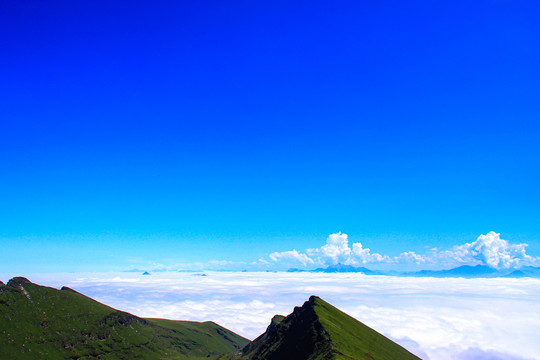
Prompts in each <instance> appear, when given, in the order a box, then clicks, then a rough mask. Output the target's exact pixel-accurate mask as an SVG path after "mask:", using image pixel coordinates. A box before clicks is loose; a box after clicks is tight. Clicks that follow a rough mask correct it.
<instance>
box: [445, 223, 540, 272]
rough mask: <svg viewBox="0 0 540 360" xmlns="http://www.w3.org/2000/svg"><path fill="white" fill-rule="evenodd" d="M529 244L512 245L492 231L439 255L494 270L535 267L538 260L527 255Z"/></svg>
mask: <svg viewBox="0 0 540 360" xmlns="http://www.w3.org/2000/svg"><path fill="white" fill-rule="evenodd" d="M526 247H527V244H510V243H509V242H508V241H506V240H504V239H501V234H498V233H496V232H494V231H490V232H489V233H487V234H486V235H480V236H479V237H478V239H476V241H474V242H472V243H467V244H464V245H460V246H455V247H454V248H453V249H452V250H448V251H443V252H441V253H439V254H438V256H439V257H440V258H443V259H445V258H447V259H453V260H455V261H457V262H459V263H469V264H482V265H488V266H490V267H492V268H496V269H500V268H504V269H508V268H511V267H512V268H514V267H521V266H526V265H533V264H534V263H535V262H537V259H534V258H533V257H531V256H529V255H527V254H526V253H525V248H526Z"/></svg>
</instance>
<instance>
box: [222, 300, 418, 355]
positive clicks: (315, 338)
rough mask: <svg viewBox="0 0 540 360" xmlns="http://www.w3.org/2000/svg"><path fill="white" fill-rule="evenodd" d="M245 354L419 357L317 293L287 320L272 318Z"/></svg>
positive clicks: (244, 350) (246, 349) (247, 347)
mask: <svg viewBox="0 0 540 360" xmlns="http://www.w3.org/2000/svg"><path fill="white" fill-rule="evenodd" d="M274 319H276V318H274ZM242 353H243V355H242V356H241V357H240V358H241V359H249V360H341V359H342V360H345V359H358V360H362V359H366V360H418V357H416V356H415V355H413V354H411V353H410V352H408V351H407V350H406V349H404V348H403V347H401V346H400V345H398V344H396V343H394V342H393V341H391V340H389V339H388V338H386V337H384V336H383V335H381V334H379V333H378V332H376V331H375V330H373V329H371V328H369V327H367V326H366V325H364V324H362V323H361V322H360V321H358V320H356V319H354V318H352V317H350V316H349V315H347V314H345V313H344V312H342V311H340V310H339V309H337V308H335V307H333V306H332V305H330V304H328V303H327V302H325V301H323V300H322V299H320V298H318V297H316V296H312V297H310V299H309V301H306V302H305V303H304V305H303V306H302V307H296V308H295V309H294V311H293V313H292V314H290V315H289V316H287V317H286V318H285V319H278V321H272V323H271V324H270V326H268V329H267V330H266V332H265V333H264V334H263V335H261V336H260V337H258V338H257V339H255V340H254V341H253V342H251V343H250V344H248V345H247V346H246V347H245V348H244V349H243V352H242ZM224 358H225V357H224Z"/></svg>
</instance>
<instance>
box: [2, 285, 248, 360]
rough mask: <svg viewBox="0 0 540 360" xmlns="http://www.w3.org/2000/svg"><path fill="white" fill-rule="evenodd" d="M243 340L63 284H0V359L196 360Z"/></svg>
mask: <svg viewBox="0 0 540 360" xmlns="http://www.w3.org/2000/svg"><path fill="white" fill-rule="evenodd" d="M248 342H249V341H248V340H247V339H244V338H242V337H240V336H239V335H237V334H234V333H233V332H231V331H229V330H227V329H225V328H223V327H221V326H219V325H217V324H214V323H209V322H207V323H196V322H187V321H171V320H160V319H148V320H147V319H142V318H139V317H136V316H133V315H131V314H128V313H125V312H122V311H118V310H115V309H113V308H111V307H109V306H106V305H103V304H101V303H99V302H97V301H94V300H92V299H90V298H88V297H86V296H84V295H82V294H79V293H77V292H75V291H73V290H71V289H68V288H62V290H57V289H53V288H49V287H45V286H39V285H36V284H33V283H31V282H29V281H28V280H26V279H24V278H14V279H12V280H10V281H9V282H8V284H7V285H3V284H0V359H40V360H41V359H50V360H54V359H81V360H84V359H107V360H114V359H149V360H151V359H178V360H181V359H197V358H199V359H200V358H203V357H204V358H207V357H210V356H212V357H214V356H217V355H219V354H223V353H227V352H234V351H237V349H239V348H241V347H242V346H244V345H246V344H247V343H248Z"/></svg>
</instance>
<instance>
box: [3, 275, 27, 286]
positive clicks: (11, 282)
mask: <svg viewBox="0 0 540 360" xmlns="http://www.w3.org/2000/svg"><path fill="white" fill-rule="evenodd" d="M31 283H32V282H31V281H30V280H28V279H27V278H25V277H22V276H17V277H14V278H13V279H11V280H9V281H8V283H7V286H11V287H14V288H18V287H19V286H21V285H25V284H31Z"/></svg>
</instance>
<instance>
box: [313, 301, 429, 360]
mask: <svg viewBox="0 0 540 360" xmlns="http://www.w3.org/2000/svg"><path fill="white" fill-rule="evenodd" d="M310 301H313V302H314V309H315V313H316V314H317V316H318V319H319V321H320V322H321V324H322V327H323V328H324V329H325V331H326V332H327V333H328V335H329V336H330V339H331V342H332V349H333V350H334V357H332V359H336V360H337V359H366V360H367V359H376V360H395V359H400V360H405V359H411V360H414V359H416V360H418V359H419V358H418V357H417V356H415V355H413V354H411V353H410V352H409V351H407V350H406V349H404V348H403V347H401V346H400V345H398V344H396V343H395V342H393V341H392V340H390V339H388V338H386V337H385V336H383V335H381V334H379V333H378V332H376V331H375V330H373V329H371V328H370V327H368V326H366V325H364V324H363V323H361V322H360V321H358V320H356V319H354V318H352V317H350V316H349V315H347V314H345V313H344V312H342V311H340V310H339V309H337V308H335V307H333V306H332V305H330V304H329V303H327V302H325V301H324V300H322V299H320V298H318V297H312V299H310Z"/></svg>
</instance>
